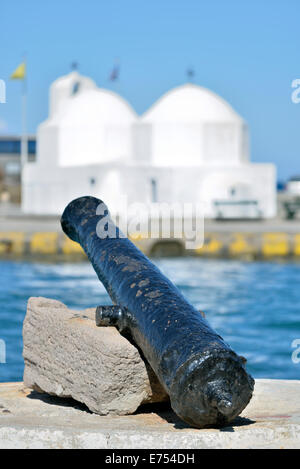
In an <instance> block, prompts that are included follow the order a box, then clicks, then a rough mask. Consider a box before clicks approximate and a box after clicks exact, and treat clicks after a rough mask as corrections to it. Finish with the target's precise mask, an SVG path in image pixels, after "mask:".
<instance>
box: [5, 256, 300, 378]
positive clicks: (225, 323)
mask: <svg viewBox="0 0 300 469" xmlns="http://www.w3.org/2000/svg"><path fill="white" fill-rule="evenodd" d="M155 262H156V263H157V265H158V266H159V268H160V269H161V270H162V271H163V272H164V273H165V274H166V275H167V276H168V277H169V278H170V279H171V280H172V281H173V282H174V283H175V284H176V285H177V286H178V288H179V289H180V290H181V291H182V293H183V294H184V295H185V296H186V298H187V299H188V300H189V301H190V302H191V303H192V304H194V305H195V306H196V307H197V308H199V309H201V310H203V311H204V312H205V314H206V318H207V320H208V321H209V323H210V324H211V325H212V327H213V328H214V329H216V331H217V332H218V333H219V334H220V335H221V336H222V337H223V338H224V339H225V340H226V342H228V343H229V344H230V345H231V346H232V348H233V349H234V350H235V351H236V352H237V353H238V354H240V355H243V356H244V357H246V358H247V362H248V363H247V368H248V370H249V372H250V373H251V374H252V375H253V376H254V377H255V378H277V379H300V363H297V361H298V360H295V358H294V359H293V356H294V357H295V340H296V339H299V344H300V264H297V263H292V262H291V263H276V262H242V261H237V260H220V259H218V260H211V259H199V258H188V257H181V258H168V259H158V260H155ZM30 296H43V297H47V298H54V299H57V300H60V301H62V302H63V303H65V304H66V305H67V306H68V307H70V308H73V309H84V308H88V307H93V306H96V305H98V304H110V303H111V301H110V299H109V297H108V295H107V293H106V291H105V289H104V287H103V286H102V285H101V284H100V282H99V280H98V278H97V277H96V274H95V273H94V271H93V269H92V267H91V266H90V264H89V263H87V262H82V263H56V264H51V263H34V262H22V261H1V262H0V304H1V311H0V341H1V342H0V343H1V344H2V345H3V344H5V349H6V350H5V351H6V353H5V363H0V382H6V381H21V380H22V377H23V369H24V363H23V358H22V324H23V320H24V316H25V312H26V303H27V300H28V298H29V297H30ZM293 342H294V344H293ZM298 347H299V345H298ZM293 352H294V355H293ZM298 356H300V353H299V354H298ZM2 357H3V350H2ZM2 361H4V360H2Z"/></svg>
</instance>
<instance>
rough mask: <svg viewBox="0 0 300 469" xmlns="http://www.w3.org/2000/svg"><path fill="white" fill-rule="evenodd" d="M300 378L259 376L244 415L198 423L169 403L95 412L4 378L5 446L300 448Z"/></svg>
mask: <svg viewBox="0 0 300 469" xmlns="http://www.w3.org/2000/svg"><path fill="white" fill-rule="evenodd" d="M299 396H300V381H284V380H256V386H255V392H254V397H253V399H252V400H251V402H250V404H249V405H248V407H247V408H246V409H245V410H244V412H243V413H242V415H241V417H238V418H237V419H236V420H235V421H234V422H233V423H232V425H231V426H228V427H226V428H222V429H203V430H198V429H193V428H191V427H189V426H188V425H186V424H185V423H183V422H182V421H180V420H179V419H178V418H177V417H176V415H175V414H174V413H173V412H172V411H171V410H170V408H169V406H168V404H166V403H165V404H148V405H147V406H145V407H142V408H140V409H139V411H138V412H136V413H135V414H134V415H129V416H128V415H127V416H123V417H117V416H100V415H96V414H91V413H89V411H88V410H87V408H85V407H82V406H81V405H79V404H78V403H76V402H75V401H70V400H66V399H62V398H57V397H51V396H48V395H46V394H38V393H36V392H31V391H30V390H28V389H26V388H24V385H23V383H3V384H0V448H106V449H121V448H127V449H132V448H153V449H162V448H166V449H171V448H173V449H174V448H179V449H182V448H187V449H195V448H300V399H299Z"/></svg>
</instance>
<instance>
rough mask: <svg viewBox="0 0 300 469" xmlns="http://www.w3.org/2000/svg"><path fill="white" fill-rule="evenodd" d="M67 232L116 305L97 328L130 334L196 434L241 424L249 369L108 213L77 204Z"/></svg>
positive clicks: (94, 203)
mask: <svg viewBox="0 0 300 469" xmlns="http://www.w3.org/2000/svg"><path fill="white" fill-rule="evenodd" d="M99 207H101V210H99ZM103 207H104V208H103ZM61 225H62V229H63V231H64V232H65V233H66V234H67V235H68V236H69V237H70V238H71V239H72V240H73V241H76V242H77V243H80V245H81V246H82V248H83V249H84V251H85V252H86V254H87V256H88V258H89V260H90V262H91V263H92V265H93V267H94V269H95V271H96V274H97V276H98V278H99V280H100V281H101V282H102V283H103V285H104V286H105V288H106V290H107V292H108V294H109V295H110V297H111V299H112V302H113V305H112V306H102V307H101V306H99V307H98V308H97V312H96V320H97V324H98V325H102V326H105V325H113V326H116V327H117V328H118V329H119V331H120V333H122V334H125V335H126V334H127V335H128V334H130V336H131V338H132V340H133V341H134V342H135V344H136V345H137V346H138V348H139V349H140V350H141V352H142V354H143V355H144V357H145V358H146V360H147V361H148V362H149V363H150V365H151V367H152V369H153V370H154V372H155V373H156V375H157V377H158V379H159V381H160V382H161V384H162V386H163V387H164V388H165V390H166V392H167V393H168V395H169V397H170V403H171V407H172V409H173V410H174V412H175V413H176V414H177V415H178V416H179V417H180V418H181V419H182V420H184V421H185V422H187V423H189V424H190V425H192V426H194V427H198V428H203V427H210V426H224V425H226V424H227V423H228V422H230V421H232V420H233V419H234V418H235V417H236V416H238V415H239V414H240V413H241V412H242V410H243V409H244V408H245V407H246V405H247V404H248V402H249V401H250V399H251V397H252V393H253V388H254V380H253V378H252V377H251V376H250V375H249V374H248V373H247V371H246V369H245V361H244V360H243V358H242V357H239V356H238V355H237V354H236V353H235V352H234V351H233V350H232V349H231V348H230V346H229V345H228V344H227V343H226V342H225V341H224V340H223V338H222V337H221V336H220V335H219V334H217V333H216V332H215V331H214V330H213V329H212V328H211V327H210V325H209V324H208V322H207V320H206V319H205V318H204V317H203V316H202V315H201V313H200V312H199V311H198V310H197V309H196V308H194V307H193V306H192V305H191V304H190V303H189V302H188V301H187V300H186V299H185V297H184V296H183V295H182V294H181V292H180V291H179V290H178V289H177V287H176V286H175V285H174V284H173V283H172V282H171V281H170V280H169V279H168V278H167V277H165V276H164V275H163V274H162V272H161V271H160V270H159V269H158V268H157V267H156V266H155V265H154V264H153V263H152V262H151V261H150V260H149V259H148V258H147V257H146V256H145V255H144V254H143V253H142V252H141V251H140V250H139V249H137V247H136V246H135V245H134V244H133V243H132V242H131V241H130V240H129V239H128V238H126V237H125V236H124V235H123V234H122V232H121V231H120V230H119V228H118V227H116V226H115V225H114V223H113V221H112V220H111V218H110V215H109V211H108V209H107V207H106V205H105V204H104V203H103V202H102V201H101V200H99V199H97V198H95V197H88V196H87V197H80V198H78V199H75V200H73V201H72V202H70V204H69V205H68V206H67V207H66V208H65V210H64V212H63V215H62V217H61ZM99 226H101V227H102V228H101V232H100V230H99V229H98V228H99ZM104 227H106V228H105V229H107V233H106V234H105V233H104V235H103V228H104ZM112 228H113V230H111V229H112ZM104 231H105V230H104ZM110 233H112V234H113V235H110Z"/></svg>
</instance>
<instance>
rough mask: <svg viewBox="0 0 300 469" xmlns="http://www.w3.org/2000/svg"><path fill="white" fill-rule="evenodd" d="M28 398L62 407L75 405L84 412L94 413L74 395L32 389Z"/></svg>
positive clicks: (75, 407)
mask: <svg viewBox="0 0 300 469" xmlns="http://www.w3.org/2000/svg"><path fill="white" fill-rule="evenodd" d="M26 397H27V399H37V400H40V401H42V402H44V403H45V404H50V405H55V406H60V407H73V408H74V409H76V410H80V411H82V412H87V413H88V414H92V413H93V412H91V411H90V410H89V409H88V407H87V406H86V405H85V404H82V403H81V402H78V401H76V400H75V399H73V398H72V397H57V396H51V395H50V394H46V393H40V392H38V391H31V393H30V394H28V396H26Z"/></svg>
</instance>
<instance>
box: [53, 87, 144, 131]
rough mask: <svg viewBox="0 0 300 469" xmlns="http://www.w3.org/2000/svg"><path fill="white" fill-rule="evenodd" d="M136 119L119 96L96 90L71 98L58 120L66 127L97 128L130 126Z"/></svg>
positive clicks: (110, 92)
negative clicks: (109, 125)
mask: <svg viewBox="0 0 300 469" xmlns="http://www.w3.org/2000/svg"><path fill="white" fill-rule="evenodd" d="M136 117H137V116H136V113H135V111H134V110H133V109H132V107H131V106H130V105H129V104H128V102H127V101H125V99H123V98H122V97H121V96H119V95H117V94H116V93H113V92H112V91H109V90H104V89H101V88H97V89H91V90H87V91H84V92H83V93H79V94H78V95H75V96H73V97H72V98H71V99H70V100H69V102H68V106H66V107H65V109H64V110H63V112H61V113H60V115H59V116H58V119H59V120H60V122H61V123H62V124H63V125H67V126H69V125H70V126H73V125H74V126H77V125H82V126H85V127H86V126H92V127H98V126H99V125H103V124H104V123H111V124H113V125H119V124H130V123H131V122H134V121H135V120H136Z"/></svg>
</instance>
